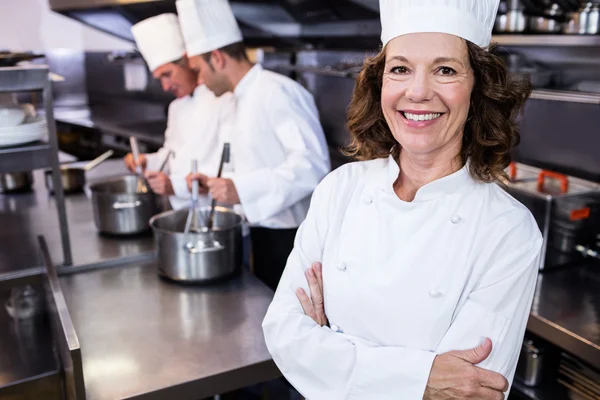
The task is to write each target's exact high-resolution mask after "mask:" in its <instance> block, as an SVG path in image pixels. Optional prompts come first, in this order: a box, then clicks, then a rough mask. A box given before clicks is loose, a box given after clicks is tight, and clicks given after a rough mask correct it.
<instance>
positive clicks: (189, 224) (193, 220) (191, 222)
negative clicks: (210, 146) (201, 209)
mask: <svg viewBox="0 0 600 400" xmlns="http://www.w3.org/2000/svg"><path fill="white" fill-rule="evenodd" d="M191 172H192V174H197V173H198V161H197V160H192V170H191ZM197 210H198V181H197V180H193V181H192V202H191V204H190V209H189V210H188V215H187V218H186V220H185V228H184V229H183V233H185V234H188V233H189V232H190V230H193V231H194V232H196V231H198V214H197V212H198V211H197Z"/></svg>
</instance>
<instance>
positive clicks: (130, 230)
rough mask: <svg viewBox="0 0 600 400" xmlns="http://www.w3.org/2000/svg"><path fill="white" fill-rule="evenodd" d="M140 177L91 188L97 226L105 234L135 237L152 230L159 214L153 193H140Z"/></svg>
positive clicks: (104, 183)
mask: <svg viewBox="0 0 600 400" xmlns="http://www.w3.org/2000/svg"><path fill="white" fill-rule="evenodd" d="M138 181H139V177H138V176H136V175H125V176H122V177H118V178H113V179H108V180H104V181H101V182H97V183H94V184H92V185H90V191H91V193H92V208H93V211H94V222H95V224H96V227H97V228H98V230H99V231H100V232H102V233H108V234H113V235H132V234H137V233H142V232H145V231H147V230H148V229H149V225H148V221H149V220H150V218H151V217H152V216H153V215H154V214H155V213H156V211H157V210H158V206H157V199H156V196H155V195H154V193H153V192H152V191H148V192H145V193H142V192H140V191H138V184H139V182H138Z"/></svg>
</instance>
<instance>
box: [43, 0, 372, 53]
mask: <svg viewBox="0 0 600 400" xmlns="http://www.w3.org/2000/svg"><path fill="white" fill-rule="evenodd" d="M48 1H49V4H50V8H51V9H52V10H53V11H56V12H58V13H61V14H63V15H65V16H68V17H70V18H73V19H76V20H77V21H80V22H81V23H84V24H86V25H89V26H91V27H94V28H96V29H99V30H101V31H104V32H107V33H110V34H112V35H114V36H117V37H119V38H122V39H125V40H128V41H131V42H133V41H134V39H133V36H132V35H131V31H130V28H131V26H132V25H134V24H136V23H137V22H139V21H142V20H144V19H146V18H149V17H152V16H154V15H158V14H162V13H166V12H172V13H175V12H176V7H175V0H48ZM230 3H231V7H232V9H233V12H234V14H235V16H236V18H237V20H238V22H239V24H240V27H241V29H242V32H243V34H244V38H245V41H246V42H247V43H248V44H250V45H259V46H260V45H272V46H280V45H283V46H290V45H293V46H313V45H316V46H326V47H327V46H328V45H331V44H333V43H337V44H335V46H340V45H341V46H344V44H346V45H348V46H351V45H353V44H356V40H358V41H360V40H366V41H368V42H369V43H370V45H373V43H374V44H375V45H377V43H378V37H379V34H380V32H381V25H380V23H379V1H378V0H279V1H278V0H237V1H236V0H233V1H231V2H230Z"/></svg>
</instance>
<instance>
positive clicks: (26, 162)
mask: <svg viewBox="0 0 600 400" xmlns="http://www.w3.org/2000/svg"><path fill="white" fill-rule="evenodd" d="M14 92H42V95H43V99H44V110H45V116H46V122H47V125H48V142H42V141H40V142H36V143H32V144H26V145H23V146H17V147H10V148H2V149H0V173H2V172H4V173H6V172H17V171H27V170H33V169H40V168H48V167H50V168H52V180H53V184H54V186H53V187H54V196H55V199H56V208H57V211H58V221H59V225H60V236H61V243H62V250H63V262H64V264H65V265H71V264H72V263H73V260H72V257H71V244H70V241H69V230H68V225H67V214H66V210H65V201H64V200H65V197H64V191H63V186H62V179H61V174H60V169H59V168H60V167H59V164H58V139H57V136H56V125H55V122H54V113H53V106H52V86H51V81H50V76H49V70H48V67H47V66H40V65H35V66H25V67H1V68H0V93H14Z"/></svg>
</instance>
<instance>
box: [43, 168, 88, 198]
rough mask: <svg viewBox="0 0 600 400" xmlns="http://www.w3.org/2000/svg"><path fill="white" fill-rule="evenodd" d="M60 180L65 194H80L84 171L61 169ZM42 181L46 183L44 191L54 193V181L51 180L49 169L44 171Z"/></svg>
mask: <svg viewBox="0 0 600 400" xmlns="http://www.w3.org/2000/svg"><path fill="white" fill-rule="evenodd" d="M60 179H61V182H62V187H63V191H64V192H65V193H77V192H81V191H82V190H83V186H84V185H85V170H84V169H83V168H61V169H60ZM44 180H45V182H46V189H48V191H49V192H50V193H54V181H53V180H52V170H51V169H47V170H46V171H44Z"/></svg>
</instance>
